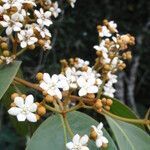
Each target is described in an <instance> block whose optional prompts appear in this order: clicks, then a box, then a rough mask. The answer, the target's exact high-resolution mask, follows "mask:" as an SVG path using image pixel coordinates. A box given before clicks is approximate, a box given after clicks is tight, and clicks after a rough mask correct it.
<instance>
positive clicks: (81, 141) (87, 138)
mask: <svg viewBox="0 0 150 150" xmlns="http://www.w3.org/2000/svg"><path fill="white" fill-rule="evenodd" d="M88 140H89V137H88V136H87V135H84V136H82V137H81V139H80V143H81V144H82V145H86V144H87V142H88Z"/></svg>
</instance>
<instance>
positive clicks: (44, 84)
mask: <svg viewBox="0 0 150 150" xmlns="http://www.w3.org/2000/svg"><path fill="white" fill-rule="evenodd" d="M40 87H41V88H42V89H43V90H45V91H47V90H48V89H49V86H48V84H47V83H45V82H41V83H40Z"/></svg>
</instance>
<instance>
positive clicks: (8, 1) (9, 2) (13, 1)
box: [2, 0, 22, 10]
mask: <svg viewBox="0 0 150 150" xmlns="http://www.w3.org/2000/svg"><path fill="white" fill-rule="evenodd" d="M2 2H3V3H4V5H3V8H4V9H6V10H7V9H10V8H11V7H17V9H18V10H20V9H21V7H22V3H21V2H20V1H19V0H18V1H17V0H2Z"/></svg>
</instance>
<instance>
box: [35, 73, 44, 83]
mask: <svg viewBox="0 0 150 150" xmlns="http://www.w3.org/2000/svg"><path fill="white" fill-rule="evenodd" d="M36 79H37V80H38V81H41V80H43V73H41V72H39V73H37V75H36Z"/></svg>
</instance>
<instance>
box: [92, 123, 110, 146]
mask: <svg viewBox="0 0 150 150" xmlns="http://www.w3.org/2000/svg"><path fill="white" fill-rule="evenodd" d="M92 128H93V129H94V131H95V132H96V134H97V138H96V141H95V142H96V146H97V147H98V148H100V147H101V146H102V145H103V144H107V143H108V139H107V138H106V137H104V136H103V131H102V128H103V123H102V122H101V123H100V124H99V125H98V126H97V127H96V126H92Z"/></svg>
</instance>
